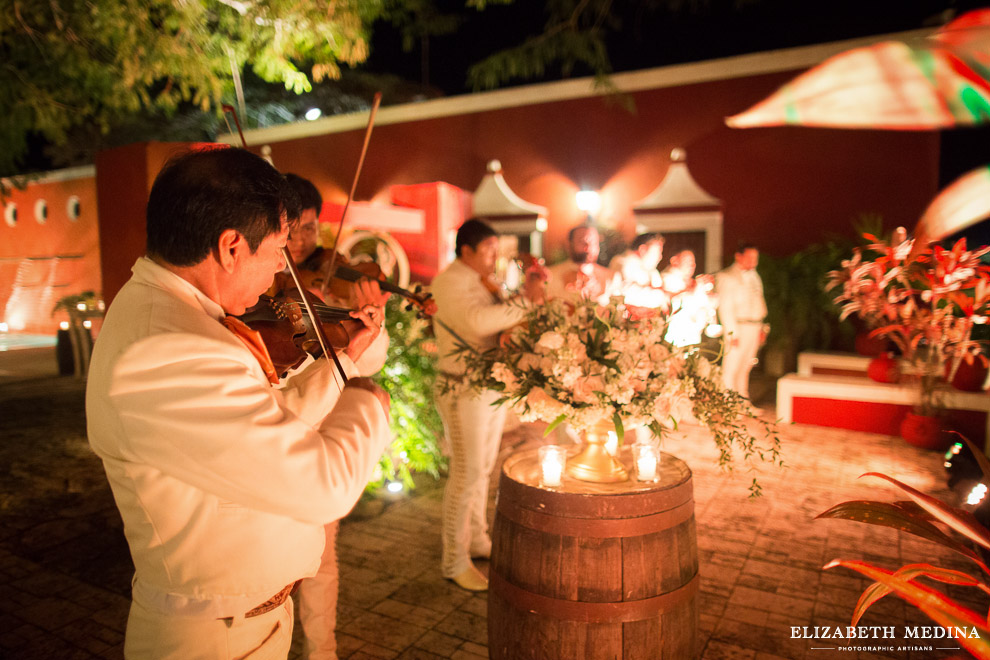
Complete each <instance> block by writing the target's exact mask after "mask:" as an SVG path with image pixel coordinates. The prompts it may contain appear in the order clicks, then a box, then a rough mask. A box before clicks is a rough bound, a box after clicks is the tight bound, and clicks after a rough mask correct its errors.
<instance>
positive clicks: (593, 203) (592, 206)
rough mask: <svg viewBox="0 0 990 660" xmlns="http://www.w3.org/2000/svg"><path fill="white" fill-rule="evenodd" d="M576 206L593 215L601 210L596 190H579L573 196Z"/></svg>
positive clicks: (600, 201)
mask: <svg viewBox="0 0 990 660" xmlns="http://www.w3.org/2000/svg"><path fill="white" fill-rule="evenodd" d="M574 199H575V201H576V202H577V207H578V208H579V209H581V210H582V211H584V212H585V213H587V214H588V215H589V216H591V217H594V216H596V215H598V212H599V211H601V210H602V198H601V195H599V194H598V191H597V190H579V191H578V192H577V194H576V195H575V196H574Z"/></svg>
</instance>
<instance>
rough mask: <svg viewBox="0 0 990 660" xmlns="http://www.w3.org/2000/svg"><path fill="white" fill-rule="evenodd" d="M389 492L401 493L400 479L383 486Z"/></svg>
mask: <svg viewBox="0 0 990 660" xmlns="http://www.w3.org/2000/svg"><path fill="white" fill-rule="evenodd" d="M385 488H387V489H388V492H390V493H401V492H402V482H401V481H390V482H388V485H387V486H385Z"/></svg>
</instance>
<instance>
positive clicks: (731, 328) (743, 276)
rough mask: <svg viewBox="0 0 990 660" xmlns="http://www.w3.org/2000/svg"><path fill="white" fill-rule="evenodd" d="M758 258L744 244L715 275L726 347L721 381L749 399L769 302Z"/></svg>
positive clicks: (764, 337) (763, 336)
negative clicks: (758, 270)
mask: <svg viewBox="0 0 990 660" xmlns="http://www.w3.org/2000/svg"><path fill="white" fill-rule="evenodd" d="M759 261H760V252H759V250H757V249H756V247H755V246H754V245H751V244H749V243H742V244H740V245H739V248H738V249H737V250H736V253H735V260H734V262H733V264H732V265H731V266H729V267H728V268H726V269H724V270H721V271H719V272H718V274H716V276H715V288H716V291H717V292H718V300H719V303H718V315H719V318H720V319H721V321H722V330H723V333H724V334H723V337H724V346H725V355H724V356H723V358H722V380H723V382H724V384H725V387H726V388H728V389H731V390H735V391H736V392H739V394H741V395H743V396H744V397H746V398H749V372H750V371H751V370H752V369H753V364H754V362H755V361H756V353H757V352H758V351H759V350H760V346H761V345H762V344H763V341H764V340H765V339H766V334H765V332H764V327H763V322H764V319H765V318H766V315H767V304H766V301H765V300H764V298H763V280H761V279H760V276H759V274H758V273H757V272H756V266H757V264H758V263H759Z"/></svg>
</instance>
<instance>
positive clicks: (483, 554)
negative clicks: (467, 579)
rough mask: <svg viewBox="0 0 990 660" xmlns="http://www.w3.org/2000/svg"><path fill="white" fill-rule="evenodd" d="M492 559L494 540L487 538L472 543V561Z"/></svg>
mask: <svg viewBox="0 0 990 660" xmlns="http://www.w3.org/2000/svg"><path fill="white" fill-rule="evenodd" d="M491 558H492V540H491V539H490V538H488V537H487V536H486V537H485V538H484V539H482V540H480V541H475V542H473V543H471V559H491Z"/></svg>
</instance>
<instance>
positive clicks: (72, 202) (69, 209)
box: [65, 195, 82, 222]
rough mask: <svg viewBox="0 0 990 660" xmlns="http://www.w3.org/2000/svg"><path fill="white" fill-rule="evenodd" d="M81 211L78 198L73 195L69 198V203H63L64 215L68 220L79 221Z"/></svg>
mask: <svg viewBox="0 0 990 660" xmlns="http://www.w3.org/2000/svg"><path fill="white" fill-rule="evenodd" d="M81 211H82V207H81V206H80V205H79V198H78V197H76V196H75V195H73V196H72V197H70V198H69V201H68V202H66V203H65V214H66V215H67V216H69V220H71V221H72V222H75V221H76V220H78V219H79V213H80V212H81Z"/></svg>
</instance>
